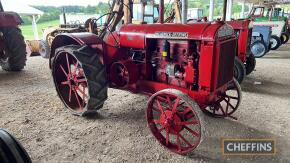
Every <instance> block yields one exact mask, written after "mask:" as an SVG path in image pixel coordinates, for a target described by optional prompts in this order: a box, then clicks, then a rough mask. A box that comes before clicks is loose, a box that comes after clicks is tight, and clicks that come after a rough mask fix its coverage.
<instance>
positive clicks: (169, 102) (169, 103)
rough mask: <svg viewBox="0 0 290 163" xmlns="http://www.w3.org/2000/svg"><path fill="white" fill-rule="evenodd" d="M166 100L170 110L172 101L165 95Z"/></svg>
mask: <svg viewBox="0 0 290 163" xmlns="http://www.w3.org/2000/svg"><path fill="white" fill-rule="evenodd" d="M166 100H167V102H168V105H169V108H172V101H171V100H170V97H169V96H168V95H167V96H166Z"/></svg>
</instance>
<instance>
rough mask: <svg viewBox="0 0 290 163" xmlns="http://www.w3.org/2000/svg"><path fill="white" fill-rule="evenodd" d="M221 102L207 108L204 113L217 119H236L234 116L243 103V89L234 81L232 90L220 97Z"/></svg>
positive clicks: (231, 86) (221, 94)
mask: <svg viewBox="0 0 290 163" xmlns="http://www.w3.org/2000/svg"><path fill="white" fill-rule="evenodd" d="M218 97H219V100H218V101H216V102H215V103H214V104H213V105H211V106H209V107H206V108H205V109H204V110H203V111H204V112H205V113H207V114H209V115H210V116H213V117H217V118H225V117H230V118H233V119H236V118H235V117H233V116H232V114H233V113H234V112H235V111H236V110H237V109H238V107H239V105H240V102H241V98H242V95H241V88H240V86H239V84H238V82H237V81H236V80H233V82H232V84H231V85H230V88H229V89H228V90H227V91H225V92H223V93H220V94H219V95H218Z"/></svg>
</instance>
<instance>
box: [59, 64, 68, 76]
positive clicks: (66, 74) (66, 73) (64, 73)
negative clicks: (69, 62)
mask: <svg viewBox="0 0 290 163" xmlns="http://www.w3.org/2000/svg"><path fill="white" fill-rule="evenodd" d="M59 67H60V69H61V70H62V72H63V73H64V74H65V76H66V77H68V74H67V73H66V71H65V70H64V68H63V67H62V65H59Z"/></svg>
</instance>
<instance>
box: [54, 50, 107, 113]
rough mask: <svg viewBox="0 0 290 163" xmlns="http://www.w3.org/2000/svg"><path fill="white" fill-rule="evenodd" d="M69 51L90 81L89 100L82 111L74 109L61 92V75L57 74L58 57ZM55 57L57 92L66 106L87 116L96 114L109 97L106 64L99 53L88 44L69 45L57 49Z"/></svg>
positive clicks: (88, 81) (73, 111)
mask: <svg viewBox="0 0 290 163" xmlns="http://www.w3.org/2000/svg"><path fill="white" fill-rule="evenodd" d="M63 52H65V53H68V54H70V55H72V56H73V57H75V58H76V59H77V60H78V61H79V63H80V65H81V67H82V68H83V71H84V74H85V77H86V80H87V83H88V100H87V103H86V105H85V107H84V108H83V110H82V111H76V110H75V109H73V108H72V107H71V105H70V103H69V102H68V100H66V99H65V96H63V94H62V93H61V90H60V89H61V88H60V87H59V86H58V83H59V82H60V81H59V78H60V76H59V75H57V66H58V64H57V63H58V58H59V57H60V54H61V53H63ZM55 54H56V55H55V57H54V58H52V61H53V62H52V63H53V64H52V76H53V79H54V84H55V87H56V90H57V93H58V95H59V97H60V99H61V100H62V102H63V103H64V104H65V106H66V107H67V108H68V109H69V110H70V111H71V112H72V114H74V115H78V116H86V115H91V114H95V113H96V112H97V110H99V109H100V108H102V107H103V104H104V102H105V101H106V100H107V98H108V82H107V77H106V69H105V66H104V65H103V64H102V63H101V61H100V59H99V54H98V53H97V52H96V51H95V50H93V49H92V48H90V47H88V46H86V45H85V46H78V45H68V46H64V47H61V48H58V49H56V53H55Z"/></svg>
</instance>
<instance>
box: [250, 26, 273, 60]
mask: <svg viewBox="0 0 290 163" xmlns="http://www.w3.org/2000/svg"><path fill="white" fill-rule="evenodd" d="M271 36H272V27H270V26H254V27H253V32H252V41H251V52H252V53H253V55H254V56H255V58H261V57H263V56H264V55H266V54H267V53H268V52H269V51H270V49H271V41H270V39H271Z"/></svg>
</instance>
